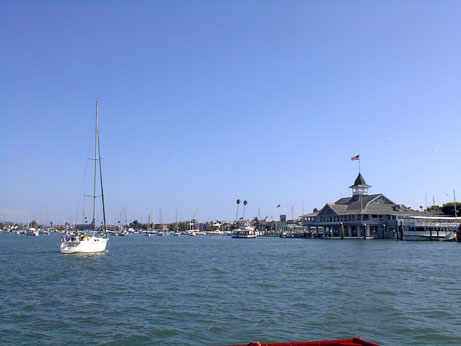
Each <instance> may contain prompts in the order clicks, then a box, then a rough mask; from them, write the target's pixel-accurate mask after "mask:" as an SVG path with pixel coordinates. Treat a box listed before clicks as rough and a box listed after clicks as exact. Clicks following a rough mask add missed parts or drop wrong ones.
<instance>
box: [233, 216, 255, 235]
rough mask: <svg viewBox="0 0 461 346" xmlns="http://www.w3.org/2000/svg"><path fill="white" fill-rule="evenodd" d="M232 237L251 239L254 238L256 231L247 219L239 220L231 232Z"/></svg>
mask: <svg viewBox="0 0 461 346" xmlns="http://www.w3.org/2000/svg"><path fill="white" fill-rule="evenodd" d="M232 238H241V239H253V238H256V231H255V229H254V228H253V227H252V226H250V223H249V222H248V221H247V220H240V221H239V222H238V224H237V229H236V230H234V231H233V232H232Z"/></svg>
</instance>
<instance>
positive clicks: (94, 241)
mask: <svg viewBox="0 0 461 346" xmlns="http://www.w3.org/2000/svg"><path fill="white" fill-rule="evenodd" d="M108 240H109V239H108V238H99V237H90V238H89V239H88V240H77V241H63V242H61V246H60V247H59V250H60V251H61V253H63V254H72V253H93V252H102V251H104V250H105V249H106V246H107V241H108Z"/></svg>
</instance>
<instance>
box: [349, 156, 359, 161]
mask: <svg viewBox="0 0 461 346" xmlns="http://www.w3.org/2000/svg"><path fill="white" fill-rule="evenodd" d="M351 160H352V161H355V160H360V155H355V156H352V157H351Z"/></svg>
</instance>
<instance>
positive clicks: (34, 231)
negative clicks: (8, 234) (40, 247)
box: [26, 228, 40, 237]
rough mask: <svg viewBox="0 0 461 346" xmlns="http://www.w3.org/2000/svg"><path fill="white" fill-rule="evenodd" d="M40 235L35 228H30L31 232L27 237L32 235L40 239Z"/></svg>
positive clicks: (28, 232) (29, 231)
mask: <svg viewBox="0 0 461 346" xmlns="http://www.w3.org/2000/svg"><path fill="white" fill-rule="evenodd" d="M39 234H40V233H39V231H38V230H36V229H35V228H29V230H28V231H27V233H26V235H30V236H32V237H38V236H39Z"/></svg>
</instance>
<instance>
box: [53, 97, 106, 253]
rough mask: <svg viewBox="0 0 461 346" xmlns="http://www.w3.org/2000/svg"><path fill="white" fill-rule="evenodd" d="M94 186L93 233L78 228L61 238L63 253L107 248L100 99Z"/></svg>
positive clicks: (96, 130) (90, 251) (89, 251)
mask: <svg viewBox="0 0 461 346" xmlns="http://www.w3.org/2000/svg"><path fill="white" fill-rule="evenodd" d="M94 157H95V158H94V186H93V196H91V197H93V220H92V222H91V225H90V226H91V230H92V232H91V233H85V232H79V231H78V230H77V229H76V230H75V232H74V233H72V234H66V235H64V236H63V237H62V238H61V245H60V247H59V249H60V251H61V253H63V254H71V253H92V252H102V251H104V250H105V249H106V246H107V242H108V240H109V238H108V236H107V230H106V209H105V205H104V188H103V183H102V164H101V147H100V143H99V124H98V101H96V129H95V141H94ZM98 166H99V178H100V187H101V196H100V197H101V200H102V214H103V229H102V234H97V233H96V198H97V197H98V196H97V195H96V185H97V173H98Z"/></svg>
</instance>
